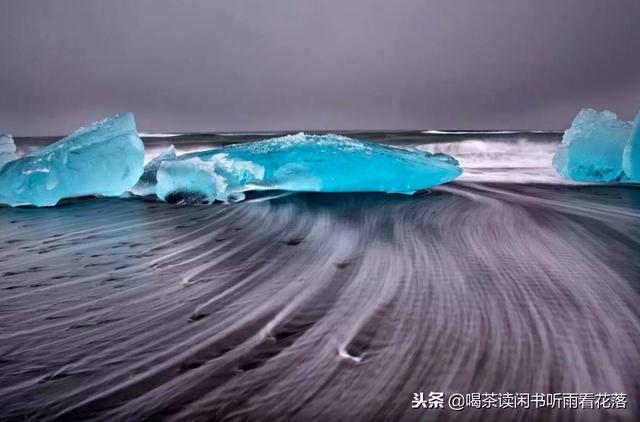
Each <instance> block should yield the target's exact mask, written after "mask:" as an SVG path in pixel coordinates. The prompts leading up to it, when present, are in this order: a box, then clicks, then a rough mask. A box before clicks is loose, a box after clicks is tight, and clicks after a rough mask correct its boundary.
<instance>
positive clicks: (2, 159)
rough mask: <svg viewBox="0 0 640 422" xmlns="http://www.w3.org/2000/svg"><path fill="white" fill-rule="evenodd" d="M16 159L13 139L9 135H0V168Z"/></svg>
mask: <svg viewBox="0 0 640 422" xmlns="http://www.w3.org/2000/svg"><path fill="white" fill-rule="evenodd" d="M16 158H18V156H17V155H16V144H15V142H14V141H13V137H12V136H11V135H9V134H3V133H0V168H2V167H3V166H4V165H5V164H7V163H8V162H9V161H13V160H15V159H16Z"/></svg>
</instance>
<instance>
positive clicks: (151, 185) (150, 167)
mask: <svg viewBox="0 0 640 422" xmlns="http://www.w3.org/2000/svg"><path fill="white" fill-rule="evenodd" d="M176 158H177V155H176V149H175V147H174V146H173V145H171V146H170V147H169V148H168V149H167V150H166V151H163V152H162V153H161V154H159V155H158V156H157V157H155V158H154V159H153V160H151V161H149V162H148V163H147V165H146V166H144V172H143V173H142V176H140V180H138V183H136V185H135V186H134V187H133V188H132V189H131V192H133V193H134V194H136V195H141V196H144V195H151V194H154V193H155V192H156V183H157V182H158V180H157V178H156V175H157V173H158V169H159V168H160V164H161V163H162V162H164V161H173V160H175V159H176Z"/></svg>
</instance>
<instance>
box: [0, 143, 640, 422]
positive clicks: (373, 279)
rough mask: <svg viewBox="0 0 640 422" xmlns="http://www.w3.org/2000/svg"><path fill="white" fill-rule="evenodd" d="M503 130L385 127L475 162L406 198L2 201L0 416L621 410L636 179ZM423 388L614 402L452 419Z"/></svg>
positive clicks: (630, 368)
mask: <svg viewBox="0 0 640 422" xmlns="http://www.w3.org/2000/svg"><path fill="white" fill-rule="evenodd" d="M237 136H240V135H237ZM423 136H426V135H423ZM439 136H440V135H439ZM505 136H506V135H505ZM509 136H511V135H509ZM516 136H517V137H516V138H509V139H504V138H500V139H493V138H492V139H486V138H485V139H477V138H478V136H475V138H476V139H467V141H466V143H459V142H457V141H456V142H449V141H448V139H444V140H443V139H440V138H439V139H437V141H438V142H437V143H431V142H428V143H427V142H426V141H427V140H428V141H431V140H433V139H426V140H425V141H423V142H422V143H420V142H418V139H419V137H418V135H415V138H412V137H411V136H404V137H402V136H400V135H397V136H396V138H393V136H391V135H390V134H383V135H380V137H381V138H382V137H384V139H385V142H386V143H391V144H394V145H397V144H398V143H400V144H402V145H406V146H407V147H418V148H425V149H428V150H430V151H433V152H446V153H451V154H453V155H455V156H457V157H458V158H459V159H460V160H461V162H462V164H463V166H466V167H468V168H469V169H468V170H467V172H466V174H465V175H464V176H463V177H466V178H465V179H461V180H460V181H459V182H456V183H453V184H448V185H444V186H441V187H438V188H436V189H433V190H432V191H429V192H423V193H419V194H417V195H414V196H410V197H407V196H402V195H385V194H287V193H278V192H273V193H266V194H265V193H263V194H261V195H259V196H256V195H254V196H252V197H251V198H249V200H248V201H246V202H243V203H239V204H231V205H226V204H217V205H213V206H176V205H170V204H164V203H157V202H152V201H140V200H123V199H83V200H77V201H69V202H67V203H66V204H63V205H62V206H59V207H56V208H48V209H29V208H14V209H12V208H2V209H0V378H1V379H2V381H3V382H2V383H1V385H0V419H3V420H16V419H25V418H30V419H37V420H70V419H79V420H87V419H91V420H105V421H112V420H157V419H168V420H255V419H258V420H294V421H297V420H300V421H310V420H311V421H314V420H317V421H326V420H337V421H341V420H352V421H359V420H363V421H365V420H424V418H426V417H429V418H437V419H438V420H440V419H444V420H602V419H615V418H618V419H622V420H633V419H634V418H635V415H636V414H637V411H638V409H637V403H638V402H637V399H638V397H639V394H638V392H639V390H638V385H637V379H640V363H639V362H640V359H639V358H640V296H639V294H640V286H639V285H638V274H640V224H639V223H640V191H639V190H638V189H637V188H636V187H635V186H625V187H620V186H584V185H571V184H560V183H556V181H555V179H553V178H547V177H548V176H549V175H542V176H541V175H540V173H541V172H538V171H537V169H545V168H546V169H549V168H550V165H551V163H550V161H549V162H547V161H546V159H545V158H544V156H545V154H547V152H546V151H547V149H549V150H552V149H553V146H554V145H555V143H556V142H557V141H558V140H559V138H555V135H548V136H547V138H546V139H545V140H541V139H539V136H538V135H535V136H532V137H531V138H527V139H525V140H521V141H519V140H518V139H520V138H523V137H524V136H523V135H522V134H518V135H516ZM354 137H357V136H354ZM362 138H363V139H366V138H364V137H362ZM392 138H393V139H392ZM532 138H535V139H532ZM216 139H217V138H216ZM251 139H254V138H251ZM403 139H404V140H406V139H409V140H410V141H411V142H409V141H402V140H403ZM443 141H444V142H443ZM164 142H168V143H176V147H177V148H178V150H183V151H185V150H192V149H193V148H198V147H201V146H203V145H202V144H204V143H205V142H204V141H202V142H201V143H200V145H193V144H194V143H189V142H183V143H178V142H176V139H175V138H167V139H164V138H163V139H162V140H161V141H160V142H158V143H156V144H155V145H151V147H157V148H158V150H160V149H162V148H164V147H165V144H164ZM394 142H395V143H394ZM492 142H494V143H497V144H492ZM195 144H198V142H195ZM210 144H215V142H213V141H211V142H210ZM166 146H168V145H166ZM23 147H24V146H23ZM436 150H441V151H436ZM527 151H528V152H527ZM551 154H552V151H551ZM509 157H513V158H511V159H510V158H509ZM465 161H466V163H465ZM474 164H477V165H476V166H475V167H474ZM503 173H504V174H507V175H510V176H511V177H512V179H508V180H506V181H505V180H504V178H503V179H502V181H503V182H502V183H495V182H492V180H495V179H494V178H495V177H498V175H500V174H503ZM535 177H543V180H536V179H535ZM528 178H531V179H528ZM533 181H536V182H545V183H533ZM419 391H425V392H429V391H443V392H446V393H453V392H459V393H467V392H531V393H533V392H543V393H550V392H625V393H627V394H628V396H629V398H628V402H629V406H628V409H627V410H583V411H578V412H576V411H569V410H564V411H563V410H558V409H548V410H546V411H544V412H543V411H535V410H532V409H530V410H514V411H497V410H496V409H486V410H465V411H463V412H455V413H447V412H446V411H438V410H433V409H432V410H424V409H411V400H412V398H413V393H414V392H419Z"/></svg>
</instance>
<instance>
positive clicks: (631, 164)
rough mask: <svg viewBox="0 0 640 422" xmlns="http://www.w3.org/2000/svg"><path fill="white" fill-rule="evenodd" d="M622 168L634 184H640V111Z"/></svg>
mask: <svg viewBox="0 0 640 422" xmlns="http://www.w3.org/2000/svg"><path fill="white" fill-rule="evenodd" d="M622 168H623V169H624V172H625V174H626V175H627V177H628V178H629V179H630V180H631V181H632V182H640V111H639V112H638V114H636V118H635V120H634V122H633V130H632V131H631V135H630V136H629V140H628V141H627V146H626V147H625V149H624V156H623V159H622Z"/></svg>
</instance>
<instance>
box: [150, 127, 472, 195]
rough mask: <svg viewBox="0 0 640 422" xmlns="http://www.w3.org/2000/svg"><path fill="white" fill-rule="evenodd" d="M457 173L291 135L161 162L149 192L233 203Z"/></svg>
mask: <svg viewBox="0 0 640 422" xmlns="http://www.w3.org/2000/svg"><path fill="white" fill-rule="evenodd" d="M461 173H462V169H461V168H460V167H459V166H458V162H457V161H456V160H454V159H453V158H452V157H450V156H448V155H445V154H430V153H427V152H423V151H414V150H404V149H398V148H392V147H387V146H382V145H378V144H373V143H367V142H362V141H358V140H355V139H350V138H347V137H345V136H340V135H306V134H304V133H299V134H297V135H289V136H284V137H280V138H274V139H268V140H264V141H259V142H248V143H241V144H235V145H231V146H228V147H224V148H221V149H215V150H210V151H204V152H197V153H189V154H184V155H181V156H180V157H178V159H175V160H173V159H169V160H165V161H162V162H161V163H160V165H159V166H158V171H157V185H156V194H157V195H158V197H160V198H161V199H165V200H169V201H171V202H206V203H208V202H213V201H215V200H219V201H225V202H233V201H238V200H242V199H243V198H244V193H243V192H246V191H250V190H272V189H273V190H287V191H299V192H388V193H403V194H412V193H414V192H416V191H419V190H422V189H427V188H430V187H433V186H436V185H440V184H442V183H446V182H449V181H451V180H453V179H455V178H456V177H458V176H459V175H460V174H461Z"/></svg>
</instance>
